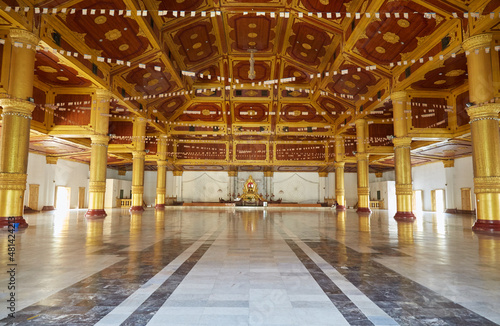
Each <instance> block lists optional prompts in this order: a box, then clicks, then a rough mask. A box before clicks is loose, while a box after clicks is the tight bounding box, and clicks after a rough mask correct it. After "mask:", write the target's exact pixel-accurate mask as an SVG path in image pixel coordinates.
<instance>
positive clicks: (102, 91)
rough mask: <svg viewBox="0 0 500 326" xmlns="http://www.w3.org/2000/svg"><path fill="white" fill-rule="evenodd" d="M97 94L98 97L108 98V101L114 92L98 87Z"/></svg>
mask: <svg viewBox="0 0 500 326" xmlns="http://www.w3.org/2000/svg"><path fill="white" fill-rule="evenodd" d="M95 95H96V96H97V99H100V100H101V99H102V100H108V101H109V100H110V99H111V98H112V97H113V93H111V92H110V91H109V90H107V89H102V88H96V90H95Z"/></svg>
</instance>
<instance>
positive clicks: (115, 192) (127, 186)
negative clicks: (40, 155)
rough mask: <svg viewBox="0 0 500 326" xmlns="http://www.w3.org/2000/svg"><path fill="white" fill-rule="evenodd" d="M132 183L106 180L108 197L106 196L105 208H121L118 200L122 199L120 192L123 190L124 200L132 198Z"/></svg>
mask: <svg viewBox="0 0 500 326" xmlns="http://www.w3.org/2000/svg"><path fill="white" fill-rule="evenodd" d="M131 189H132V181H129V180H118V179H106V195H105V196H104V208H114V207H119V206H118V205H117V202H116V199H117V198H120V190H123V198H130V190H131Z"/></svg>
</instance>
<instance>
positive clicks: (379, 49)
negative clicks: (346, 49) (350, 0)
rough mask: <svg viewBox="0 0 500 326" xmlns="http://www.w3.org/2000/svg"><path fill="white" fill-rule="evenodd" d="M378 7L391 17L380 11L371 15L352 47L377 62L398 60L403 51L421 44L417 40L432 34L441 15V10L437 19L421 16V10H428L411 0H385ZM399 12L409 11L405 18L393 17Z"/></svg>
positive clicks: (409, 50) (405, 51) (385, 63)
mask: <svg viewBox="0 0 500 326" xmlns="http://www.w3.org/2000/svg"><path fill="white" fill-rule="evenodd" d="M379 11H380V12H381V13H385V12H388V13H391V18H387V17H386V16H385V15H380V18H375V19H373V21H372V22H371V23H370V24H369V25H368V26H367V27H366V30H365V33H364V34H363V35H362V36H361V37H359V39H358V40H357V42H356V45H355V48H354V49H353V51H354V52H356V53H358V54H360V55H362V56H363V57H364V58H366V59H368V60H370V61H372V62H374V63H376V64H380V65H388V64H389V63H391V62H396V61H398V60H400V59H401V57H400V55H401V54H402V53H409V52H413V51H414V50H415V49H416V48H417V46H418V45H419V44H420V42H419V40H421V39H423V38H425V37H427V36H429V35H431V34H432V33H433V32H434V30H435V28H436V26H437V25H438V24H439V23H440V22H441V21H442V20H443V18H444V17H443V16H442V15H440V14H436V19H426V18H424V16H423V15H422V14H420V13H421V12H429V11H430V10H429V9H428V8H426V7H423V6H422V5H420V4H418V3H416V2H413V1H386V2H385V3H384V5H382V7H381V8H380V9H379ZM401 12H407V13H410V15H409V16H408V18H407V19H406V18H402V17H400V18H393V17H395V16H394V13H401ZM413 12H417V13H418V14H412V13H413Z"/></svg>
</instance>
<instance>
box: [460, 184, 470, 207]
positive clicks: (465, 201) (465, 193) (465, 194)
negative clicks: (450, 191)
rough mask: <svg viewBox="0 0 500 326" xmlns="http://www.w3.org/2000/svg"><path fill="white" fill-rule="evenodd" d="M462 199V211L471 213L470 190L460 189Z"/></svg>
mask: <svg viewBox="0 0 500 326" xmlns="http://www.w3.org/2000/svg"><path fill="white" fill-rule="evenodd" d="M460 191H461V197H462V210H463V211H469V212H470V211H472V196H471V189H470V188H460Z"/></svg>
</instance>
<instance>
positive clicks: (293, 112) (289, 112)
mask: <svg viewBox="0 0 500 326" xmlns="http://www.w3.org/2000/svg"><path fill="white" fill-rule="evenodd" d="M280 118H281V121H283V122H300V121H307V122H326V120H325V119H324V118H323V117H322V116H321V115H319V114H318V113H317V112H316V109H315V108H313V107H312V106H310V105H306V104H287V105H284V106H283V108H282V109H281V112H280Z"/></svg>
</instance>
